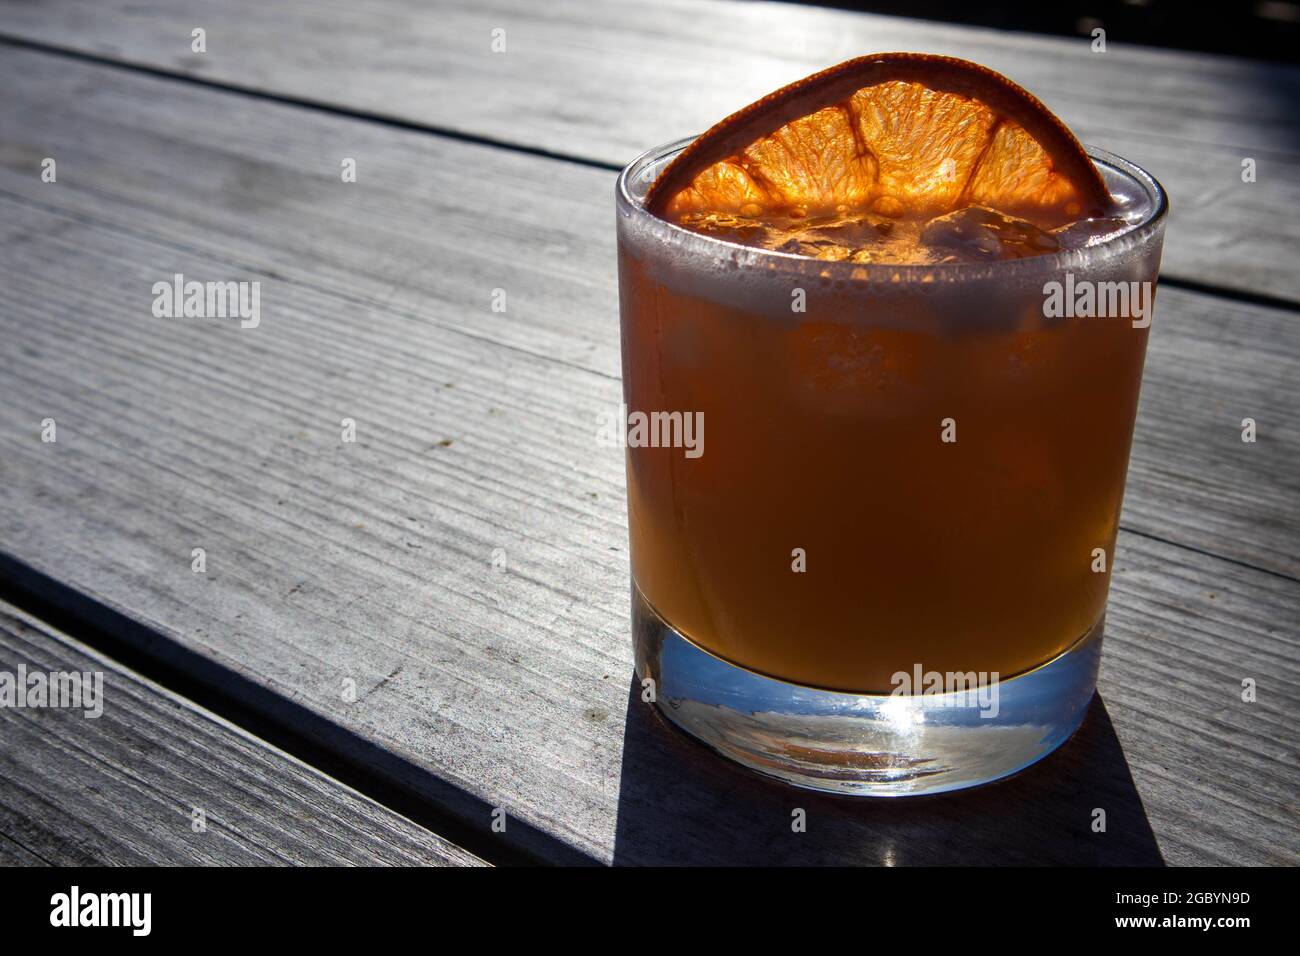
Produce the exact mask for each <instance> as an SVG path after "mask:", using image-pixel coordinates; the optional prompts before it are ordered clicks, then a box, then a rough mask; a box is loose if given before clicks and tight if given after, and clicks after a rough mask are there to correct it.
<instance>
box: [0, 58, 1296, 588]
mask: <svg viewBox="0 0 1300 956" xmlns="http://www.w3.org/2000/svg"><path fill="white" fill-rule="evenodd" d="M0 69H2V70H3V75H4V78H5V81H6V83H7V84H8V85H9V86H10V88H12V89H14V91H15V95H14V96H12V97H10V98H8V99H6V100H4V101H3V102H0V144H3V145H0V190H3V191H4V193H5V194H8V195H11V196H14V197H21V199H23V200H24V201H26V202H28V203H32V204H37V205H38V206H39V208H51V209H57V210H62V211H65V212H66V213H67V214H69V215H71V216H72V221H70V222H65V223H63V224H62V225H59V226H58V227H57V228H58V229H66V228H73V226H74V225H75V222H77V221H80V222H87V223H93V224H97V226H98V227H102V228H99V231H98V232H97V233H96V234H97V235H100V236H101V239H100V240H99V241H100V242H102V243H106V244H110V245H111V244H112V243H113V242H114V241H115V240H113V239H112V238H110V236H113V235H117V234H121V233H125V234H128V235H138V236H140V237H141V238H142V240H143V241H145V245H143V246H138V247H137V248H138V249H139V250H140V251H139V261H140V263H141V268H142V269H144V270H146V271H144V272H142V273H141V275H140V278H139V279H137V280H136V281H137V282H138V283H139V284H140V288H142V289H146V290H147V289H148V287H149V286H151V285H152V283H153V282H154V281H156V280H157V279H159V278H166V277H167V276H170V275H171V274H172V273H173V272H174V271H177V269H176V268H174V267H173V264H172V260H173V258H174V255H173V254H174V252H175V251H176V250H193V251H195V252H200V251H201V252H202V254H203V255H204V256H206V257H210V258H211V259H212V260H214V261H216V262H219V263H220V265H219V267H218V269H219V275H220V276H221V277H226V278H233V277H236V276H239V277H243V276H247V277H250V278H257V277H260V278H262V279H263V280H264V283H265V284H266V290H267V295H268V299H267V303H266V304H267V308H268V310H270V309H272V308H273V307H274V305H275V302H276V297H280V296H283V295H289V296H291V295H292V294H293V290H294V289H295V288H296V287H298V286H304V285H306V286H311V287H314V288H319V289H323V290H326V291H327V292H328V293H329V295H330V296H331V297H332V301H335V302H337V303H339V304H340V305H341V306H342V305H347V306H348V307H350V308H352V309H354V310H382V311H383V312H385V313H387V314H388V315H387V321H389V322H391V323H392V326H391V328H392V329H393V332H392V336H393V337H392V338H390V339H388V340H387V341H385V340H383V339H382V338H376V339H373V340H372V345H371V346H370V347H371V348H373V349H374V350H375V351H376V353H379V352H382V351H383V350H386V349H391V348H392V345H391V343H392V342H394V341H402V340H403V339H402V337H403V336H404V335H405V334H406V331H407V329H408V328H409V325H410V324H411V323H426V322H432V323H436V324H438V325H442V326H446V327H448V328H454V329H457V330H460V331H463V332H466V333H468V334H470V335H473V336H477V337H480V338H483V339H486V340H490V341H494V342H500V343H503V344H505V345H507V346H509V347H510V348H512V349H517V350H523V351H525V352H528V353H531V354H535V355H538V356H544V357H548V358H552V359H557V360H559V361H561V362H564V363H569V364H573V365H576V366H580V367H582V368H585V369H589V370H591V371H593V372H595V373H597V374H599V375H601V376H604V377H608V378H610V379H611V380H612V379H614V378H616V377H617V376H618V374H619V351H618V335H617V330H616V315H617V293H616V290H615V287H614V281H613V262H614V250H613V228H612V222H611V220H612V218H613V216H612V210H611V208H610V205H611V201H610V194H611V191H612V182H611V178H612V177H610V176H609V174H607V173H603V172H601V171H599V170H592V169H583V168H579V167H575V166H572V165H570V164H566V163H561V162H553V161H547V162H541V161H538V160H537V158H536V157H531V156H521V155H518V154H514V153H510V152H506V151H502V150H497V149H491V148H487V147H482V146H476V145H471V144H465V143H459V142H454V141H448V140H446V139H443V138H440V137H430V136H425V135H420V134H418V133H413V132H408V131H402V130H393V129H387V128H383V127H377V126H374V125H373V124H366V123H363V122H358V121H355V120H350V119H345V118H340V117H335V116H329V115H322V114H317V113H311V112H308V111H304V110H302V109H298V108H295V107H291V106H284V105H280V104H271V103H258V104H257V105H256V109H250V104H249V103H248V101H247V100H246V99H245V98H243V97H241V96H238V95H234V94H228V93H222V92H218V91H211V90H203V89H194V88H185V87H180V86H178V85H177V84H174V83H169V82H168V81H166V80H162V79H155V78H150V77H141V76H135V75H129V74H126V75H124V74H122V73H121V72H119V71H114V70H112V69H108V68H104V67H98V66H91V65H84V64H74V63H68V62H66V61H62V60H58V59H57V58H54V57H49V56H46V55H43V54H36V53H30V52H25V51H15V52H14V53H13V54H12V55H11V56H9V57H7V58H6V60H5V65H4V66H3V67H0ZM45 155H53V156H56V157H58V163H59V166H58V169H59V181H58V182H57V183H42V182H41V180H40V178H39V175H38V170H39V168H40V160H41V157H43V156H45ZM341 156H352V157H354V158H356V159H357V160H358V170H359V179H358V182H357V183H354V184H346V183H343V182H342V180H341V177H340V175H339V168H340V167H339V164H340V157H341ZM37 221H38V220H30V221H29V220H27V219H24V217H23V216H22V215H21V214H19V213H18V212H17V211H15V212H14V214H13V215H12V216H11V217H9V222H8V227H7V228H8V234H9V235H11V236H14V237H22V236H24V235H25V234H26V233H28V232H29V231H30V230H32V229H36V228H38V227H37V226H36V225H34V223H35V222H37ZM4 228H5V226H4V225H3V224H0V229H4ZM150 245H152V248H153V250H154V251H149V247H150ZM45 254H46V253H44V252H36V253H35V254H34V255H35V257H36V258H40V257H42V256H43V255H45ZM15 255H29V253H23V252H15ZM15 261H17V260H15ZM155 264H156V266H157V268H154V265H155ZM205 268H206V267H205ZM149 269H152V271H147V270H149ZM208 271H211V270H208ZM15 272H16V273H17V274H16V275H15V276H14V277H13V278H12V280H10V281H11V282H12V283H14V284H15V285H14V287H15V288H23V289H25V290H26V294H27V295H29V296H31V297H34V298H35V299H36V300H37V301H39V300H40V299H41V297H42V296H43V295H44V294H45V293H44V289H43V287H42V286H41V285H40V282H39V281H37V280H34V279H33V278H32V277H31V274H30V270H29V269H27V267H25V266H19V267H17V268H16V269H15ZM196 278H208V276H206V275H205V276H196ZM498 288H499V289H503V290H504V291H505V292H506V294H507V310H506V312H504V313H497V312H493V311H492V308H491V304H492V297H493V290H495V289H498ZM281 290H282V291H281ZM1157 312H1158V315H1157V319H1156V326H1157V329H1156V332H1155V334H1153V336H1152V340H1151V354H1150V358H1149V361H1148V371H1147V376H1148V377H1147V384H1146V387H1145V389H1144V392H1143V402H1142V408H1141V414H1140V418H1139V425H1138V433H1137V439H1136V442H1135V448H1134V454H1133V465H1132V474H1131V477H1130V482H1129V494H1128V500H1127V506H1126V513H1125V518H1124V523H1125V526H1126V527H1128V528H1131V529H1133V530H1137V531H1141V532H1143V533H1146V534H1150V535H1154V536H1157V537H1161V538H1166V539H1169V540H1173V541H1176V542H1179V543H1183V544H1187V545H1191V546H1194V547H1198V548H1201V549H1203V550H1207V551H1210V552H1212V553H1215V554H1221V555H1225V556H1228V557H1232V558H1235V559H1238V560H1242V561H1245V562H1247V563H1251V564H1256V565H1258V566H1260V567H1264V568H1267V569H1270V570H1276V571H1279V572H1282V573H1285V574H1289V575H1291V576H1296V575H1300V508H1297V506H1296V503H1297V501H1300V407H1298V406H1300V399H1298V398H1297V396H1296V394H1295V388H1294V382H1295V381H1296V379H1297V378H1298V377H1300V329H1298V327H1297V325H1296V323H1295V322H1294V316H1293V315H1290V314H1288V313H1287V312H1285V311H1280V310H1271V309H1263V308H1255V307H1250V306H1244V305H1240V304H1236V303H1232V302H1228V301H1224V300H1220V299H1216V298H1209V297H1205V296H1198V295H1189V294H1187V293H1185V292H1182V291H1180V290H1177V289H1164V290H1162V291H1161V293H1160V296H1159V307H1158V309H1157ZM270 314H272V313H270V312H268V315H270ZM408 354H409V353H408ZM187 361H188V359H187ZM346 361H347V356H346V355H342V354H340V355H338V356H336V357H334V358H332V359H330V362H331V365H332V366H333V367H341V366H342V365H343V364H344V363H346ZM397 361H398V362H399V363H400V362H401V361H402V360H401V359H398V360H397ZM454 378H455V376H454V375H453V376H452V379H453V380H454ZM607 392H608V395H609V396H611V398H610V399H609V400H610V401H611V402H613V401H615V399H614V398H613V397H612V396H614V395H615V394H616V393H617V388H616V386H615V385H613V384H611V385H610V386H609V387H608V389H607ZM589 414H590V415H591V416H592V417H593V418H594V416H595V415H596V414H597V410H596V409H595V407H594V406H593V408H592V410H591V411H590V412H589ZM1246 417H1252V418H1255V419H1257V420H1258V422H1259V428H1260V436H1261V437H1260V441H1259V442H1258V443H1257V444H1253V445H1252V444H1244V443H1242V442H1241V440H1240V427H1241V421H1242V419H1243V418H1246ZM434 440H436V439H434ZM609 493H611V494H617V495H619V496H620V497H621V490H619V489H612V490H611V491H610V492H609Z"/></svg>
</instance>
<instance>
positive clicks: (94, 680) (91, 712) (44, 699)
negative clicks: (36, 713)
mask: <svg viewBox="0 0 1300 956" xmlns="http://www.w3.org/2000/svg"><path fill="white" fill-rule="evenodd" d="M0 707H13V708H15V709H18V710H22V709H23V708H40V709H43V708H52V709H62V710H80V711H82V712H83V713H84V714H85V716H86V717H88V718H90V719H92V720H93V719H94V718H96V717H99V716H100V715H101V714H103V713H104V673H103V671H85V672H82V671H31V672H28V670H27V665H26V664H19V665H18V670H17V671H16V672H12V671H0Z"/></svg>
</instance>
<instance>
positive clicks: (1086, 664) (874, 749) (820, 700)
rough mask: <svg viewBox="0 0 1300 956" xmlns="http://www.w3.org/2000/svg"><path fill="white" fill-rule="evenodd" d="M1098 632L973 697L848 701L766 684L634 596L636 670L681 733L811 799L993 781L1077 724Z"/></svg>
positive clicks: (1092, 677)
mask: <svg viewBox="0 0 1300 956" xmlns="http://www.w3.org/2000/svg"><path fill="white" fill-rule="evenodd" d="M1102 623H1103V622H1098V623H1097V625H1096V627H1094V628H1093V629H1092V630H1091V631H1090V632H1088V634H1087V635H1086V636H1085V637H1084V638H1083V639H1082V640H1080V641H1079V642H1078V643H1077V644H1075V645H1074V646H1073V647H1072V648H1070V650H1068V651H1066V652H1065V653H1064V654H1061V655H1060V656H1059V657H1057V658H1055V659H1054V660H1052V661H1050V662H1049V663H1047V664H1044V665H1043V666H1042V667H1039V668H1037V669H1036V670H1033V671H1030V672H1028V673H1025V674H1021V675H1019V676H1018V677H1013V678H1011V679H1009V680H1003V681H1000V682H998V683H996V684H993V685H991V686H986V687H984V688H982V689H981V691H980V692H979V693H975V692H967V693H962V692H950V693H940V694H929V693H925V694H914V695H911V696H901V695H900V696H888V695H874V694H873V695H861V694H846V693H840V692H836V691H828V690H820V689H817V688H812V687H804V686H801V685H799V684H790V683H786V682H785V681H780V680H775V679H773V678H771V677H763V676H761V675H759V674H755V673H753V672H752V671H748V670H745V669H744V668H743V667H737V666H736V665H735V664H729V663H727V662H726V661H724V660H721V659H720V658H717V657H714V656H713V655H712V654H710V653H708V652H707V651H704V650H702V649H701V648H699V647H697V646H696V645H695V644H692V643H691V642H690V641H689V640H687V639H686V638H685V637H683V636H682V635H681V634H680V633H679V632H678V631H676V630H674V629H673V628H672V627H671V626H670V625H669V624H668V623H667V622H666V621H664V620H663V619H662V618H661V617H660V616H659V615H658V613H657V612H656V611H655V610H654V608H653V607H651V606H650V604H649V602H647V601H646V600H645V598H644V596H643V595H642V594H641V591H640V589H639V588H637V587H636V586H635V585H633V587H632V630H633V640H634V643H635V649H636V673H637V677H638V678H639V679H640V680H641V681H642V682H643V683H644V681H645V679H646V678H651V679H653V680H654V692H655V703H656V704H657V705H658V707H659V709H660V711H661V712H662V713H663V715H664V716H665V717H667V718H668V719H669V720H671V721H672V722H673V723H674V724H676V725H677V726H678V727H680V728H682V729H683V730H685V731H686V732H687V733H688V734H690V735H691V736H693V737H696V738H697V739H699V740H701V741H703V742H704V743H706V744H708V745H709V746H710V747H712V748H713V749H714V750H716V751H718V752H719V753H721V754H723V755H724V756H726V757H730V758H731V759H732V760H735V761H736V762H737V763H741V764H743V765H744V766H746V767H749V768H750V769H751V770H756V771H758V772H759V773H762V774H766V775H768V776H771V777H777V778H778V779H781V780H784V781H786V782H787V783H792V784H794V785H796V786H799V787H806V788H808V789H811V790H823V791H827V792H831V793H847V794H857V795H861V796H870V797H897V796H905V795H908V794H921V793H942V792H943V791H945V790H960V789H962V788H964V787H974V786H977V785H979V784H981V783H988V782H989V781H991V780H997V779H998V778H1000V777H1005V776H1007V775H1008V774H1012V773H1015V772H1016V771H1017V770H1021V769H1023V768H1025V767H1027V766H1029V765H1030V764H1032V763H1034V762H1035V761H1036V760H1039V759H1041V758H1042V757H1045V756H1046V755H1047V754H1049V753H1051V752H1052V751H1053V750H1055V749H1056V748H1057V747H1059V746H1060V745H1061V744H1063V743H1064V742H1065V741H1066V740H1067V739H1068V738H1069V737H1070V735H1071V734H1073V733H1074V731H1075V730H1076V729H1077V728H1078V726H1079V724H1080V723H1081V722H1082V721H1083V716H1084V712H1085V711H1086V710H1087V708H1088V702H1089V701H1090V700H1091V699H1092V694H1093V690H1094V687H1095V685H1096V682H1097V666H1098V663H1099V661H1100V659H1101V640H1102Z"/></svg>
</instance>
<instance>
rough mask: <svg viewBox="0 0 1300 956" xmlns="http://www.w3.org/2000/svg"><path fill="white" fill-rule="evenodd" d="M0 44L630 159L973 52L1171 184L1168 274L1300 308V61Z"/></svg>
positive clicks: (727, 20) (679, 5)
mask: <svg viewBox="0 0 1300 956" xmlns="http://www.w3.org/2000/svg"><path fill="white" fill-rule="evenodd" d="M195 27H203V28H204V29H205V30H206V31H207V51H206V52H205V53H201V54H197V53H193V52H191V48H190V47H191V30H193V29H194V28H195ZM498 28H499V29H503V30H504V31H505V38H506V49H505V52H503V53H493V52H492V51H491V42H492V31H493V30H494V29H498ZM0 35H5V36H11V37H16V38H22V39H25V40H31V41H36V42H42V43H47V44H51V45H54V46H58V47H62V48H67V49H71V50H79V51H83V52H87V53H93V54H95V55H100V56H105V57H110V58H113V59H116V60H120V61H123V62H128V63H133V64H139V65H143V66H146V67H149V68H151V69H158V70H164V71H169V72H173V73H176V74H180V75H186V76H191V77H194V78H197V79H200V80H204V81H212V82H218V83H221V84H225V85H230V86H234V87H239V88H242V89H248V90H256V91H262V92H268V93H271V94H275V95H284V96H290V97H295V98H299V99H302V100H305V101H311V102H317V103H323V104H330V105H334V106H339V107H343V108H346V109H350V110H357V111H364V112H368V113H372V114H376V115H380V116H386V117H392V118H395V119H397V120H400V121H404V122H414V123H421V124H427V125H430V126H434V127H438V128H441V129H447V130H454V131H458V132H462V133H465V134H468V135H472V136H481V137H490V138H493V139H496V140H499V141H502V142H508V143H515V144H520V145H523V146H527V147H532V148H540V149H545V150H550V151H553V152H556V153H559V154H563V155H573V156H579V157H584V158H587V159H595V160H599V161H603V162H606V163H616V164H619V165H621V164H623V163H625V162H627V160H629V159H630V158H631V157H632V156H634V155H636V154H637V153H639V152H641V151H642V150H643V149H646V148H647V147H649V146H653V145H656V144H658V143H661V142H666V141H668V140H671V139H676V138H678V137H681V136H685V135H690V134H691V133H694V132H698V131H700V130H702V129H705V128H707V127H708V126H709V125H711V124H712V123H713V122H715V121H716V120H717V119H719V118H720V117H722V116H724V115H726V114H727V113H729V112H731V111H732V110H734V109H736V108H737V107H739V106H742V105H744V104H745V103H747V102H750V101H752V100H753V99H754V98H756V97H757V96H760V95H762V94H763V93H766V92H768V91H770V90H772V89H775V88H776V87H778V86H780V85H782V84H784V83H788V82H790V81H792V80H794V79H797V78H799V77H801V76H804V75H806V74H807V73H809V72H811V71H813V70H815V69H820V68H822V67H824V66H827V65H829V64H831V63H835V62H838V61H839V60H842V59H847V58H848V57H851V56H857V55H860V54H862V53H867V52H872V51H879V50H891V49H914V50H926V51H930V52H937V53H949V54H954V55H958V56H964V57H967V58H970V59H974V60H977V61H979V62H982V63H985V64H987V65H989V66H991V67H993V68H994V69H998V70H1001V71H1003V72H1005V73H1006V74H1007V75H1009V76H1011V77H1012V78H1013V79H1015V80H1017V81H1018V82H1020V83H1021V84H1022V85H1024V86H1026V87H1028V88H1029V89H1030V90H1031V91H1032V92H1034V93H1036V94H1038V95H1039V96H1040V97H1041V98H1042V99H1043V100H1044V101H1045V102H1046V103H1047V104H1048V105H1049V106H1051V107H1052V108H1053V109H1055V110H1057V111H1058V112H1059V113H1060V115H1061V116H1062V117H1063V118H1064V119H1065V120H1066V121H1067V122H1068V123H1069V124H1070V125H1071V126H1072V127H1073V128H1074V129H1075V130H1076V131H1077V132H1078V133H1079V134H1080V135H1081V137H1082V138H1083V139H1084V140H1085V141H1087V142H1092V143H1095V144H1096V145H1099V146H1103V147H1105V148H1107V149H1111V150H1112V151H1114V152H1117V153H1120V154H1121V155H1124V156H1127V157H1128V158H1130V159H1132V160H1134V161H1136V162H1138V163H1141V164H1142V165H1144V166H1146V167H1148V168H1149V169H1151V171H1152V172H1154V173H1155V174H1156V175H1157V176H1158V177H1160V178H1161V179H1162V180H1163V181H1164V183H1165V185H1166V187H1167V188H1168V189H1169V192H1170V195H1171V196H1172V197H1173V212H1172V215H1171V220H1170V231H1169V238H1168V241H1167V243H1166V250H1165V269H1166V272H1167V274H1170V275H1174V276H1177V277H1180V278H1182V279H1186V280H1190V281H1197V282H1205V283H1209V284H1213V285H1219V286H1222V287H1224V288H1229V289H1235V290H1239V291H1244V292H1248V293H1264V294H1268V295H1272V296H1276V297H1280V298H1284V299H1287V300H1289V301H1292V302H1295V301H1300V282H1297V279H1296V276H1295V271H1294V268H1293V256H1292V253H1291V249H1293V248H1294V247H1295V245H1296V243H1297V241H1300V222H1297V221H1296V217H1294V216H1293V215H1292V214H1291V210H1293V209H1295V208H1296V207H1297V205H1300V117H1297V114H1296V112H1295V110H1294V108H1293V106H1292V104H1294V102H1295V101H1296V99H1297V98H1298V97H1300V69H1298V68H1294V67H1287V66H1281V65H1276V64H1265V63H1254V62H1250V61H1245V60H1239V59H1232V58H1226V57H1218V56H1211V55H1207V54H1199V53H1184V52H1173V51H1159V50H1153V49H1150V48H1143V47H1136V46H1130V45H1128V44H1126V43H1125V38H1124V36H1123V35H1122V34H1120V33H1117V32H1114V31H1112V32H1111V34H1110V35H1109V37H1108V38H1107V49H1106V51H1105V52H1104V53H1095V52H1093V51H1092V48H1091V38H1083V37H1081V38H1079V39H1075V40H1071V39H1061V38H1048V37H1035V36H1030V35H1026V34H1018V33H1002V32H998V31H993V30H985V29H976V28H971V27H964V26H945V25H941V24H936V23H925V22H920V21H915V20H904V19H897V18H890V17H879V16H869V15H862V14H856V13H849V12H844V11H836V10H821V9H815V8H798V7H794V6H792V5H789V4H777V3H738V2H734V0H729V2H721V0H717V2H714V0H657V2H655V3H639V4H630V5H629V4H616V5H611V4H605V3H601V2H599V0H567V2H554V3H546V4H535V3H529V2H527V0H495V2H490V3H483V2H481V0H474V2H470V0H454V2H441V3H434V4H430V3H425V2H422V0H369V2H361V3H355V4H347V5H338V4H323V3H319V2H316V0H290V2H280V3H275V4H265V3H259V2H257V0H229V2H225V3H222V4H220V5H217V6H214V5H212V4H210V3H204V2H202V0H181V2H176V3H171V4H167V5H165V6H163V7H140V6H139V5H138V4H135V3H133V2H131V0H46V2H44V3H41V4H30V3H24V2H22V0H0ZM776 37H779V38H780V42H779V43H774V42H773V39H774V38H776ZM1246 158H1251V159H1254V160H1255V161H1256V162H1257V168H1258V177H1257V181H1256V182H1254V183H1251V184H1246V183H1243V182H1242V179H1241V172H1242V168H1241V164H1242V161H1243V159H1246Z"/></svg>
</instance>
